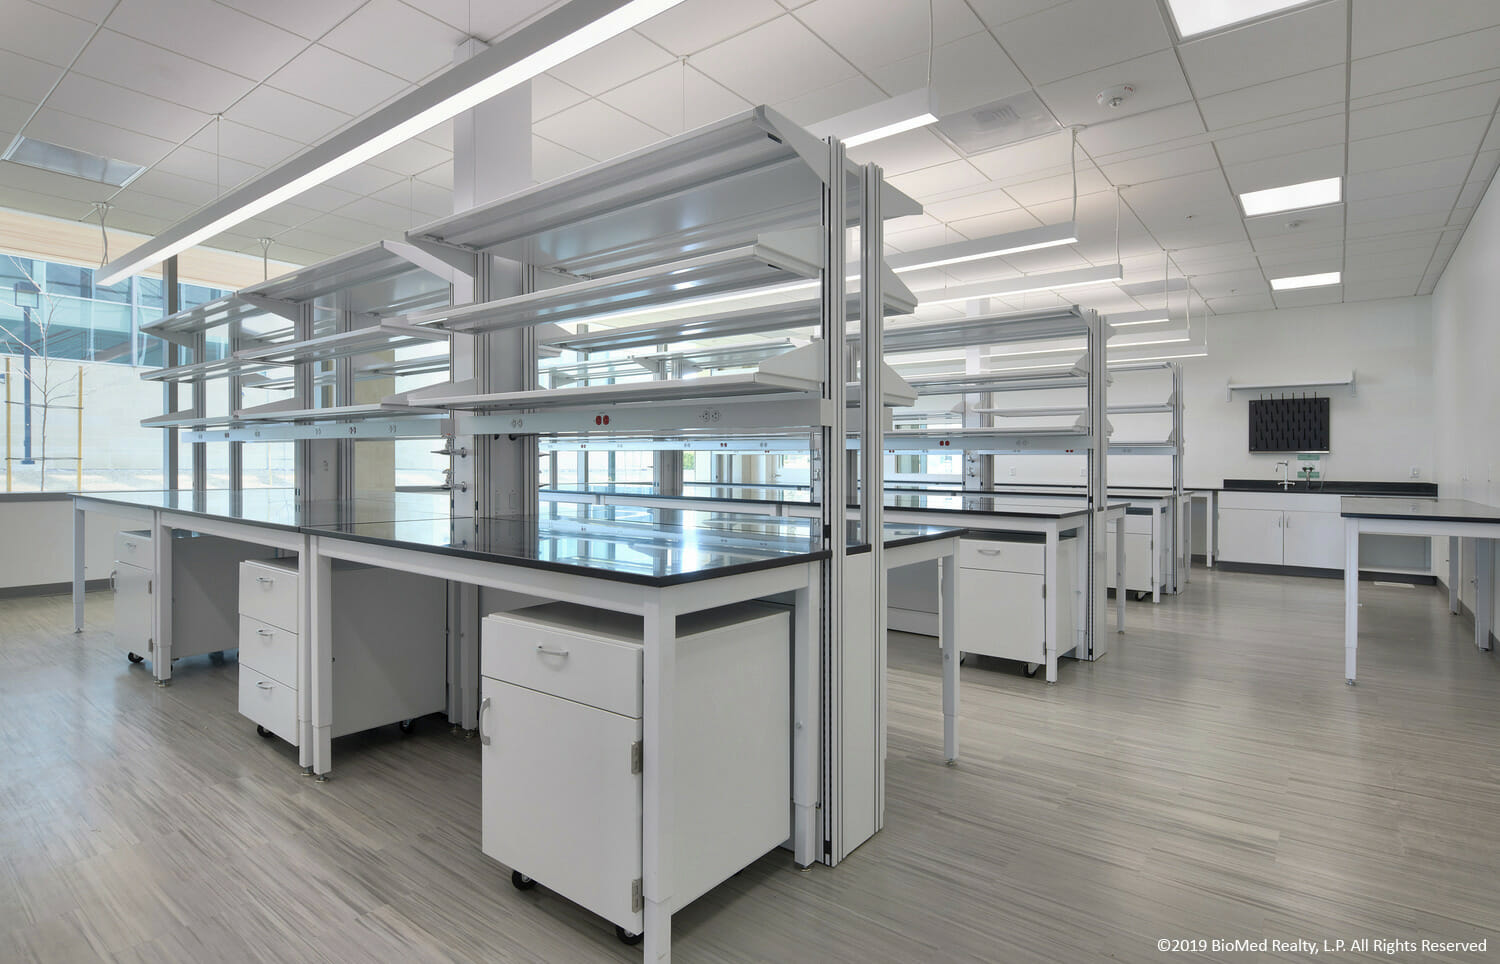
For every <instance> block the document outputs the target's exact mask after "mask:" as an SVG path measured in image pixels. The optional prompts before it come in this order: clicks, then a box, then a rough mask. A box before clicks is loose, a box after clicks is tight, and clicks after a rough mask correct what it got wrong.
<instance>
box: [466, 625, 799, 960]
mask: <svg viewBox="0 0 1500 964" xmlns="http://www.w3.org/2000/svg"><path fill="white" fill-rule="evenodd" d="M677 635H678V648H677V659H676V683H675V686H674V692H675V694H676V698H675V702H674V705H673V707H672V710H671V711H672V713H673V726H674V727H675V729H676V732H677V734H678V735H679V738H678V740H677V749H676V751H675V752H676V756H675V760H674V766H673V767H672V772H673V774H674V779H673V787H672V792H673V793H674V794H675V797H676V800H675V813H676V818H675V820H674V822H673V825H672V852H673V861H674V867H675V870H674V874H675V886H676V894H677V897H676V901H675V906H674V907H673V908H672V910H673V911H674V912H675V911H677V910H680V909H682V908H683V907H684V906H686V905H687V904H689V903H691V902H692V901H694V900H696V899H697V898H698V897H700V896H702V895H703V894H705V893H707V892H708V891H709V890H710V889H712V888H713V887H715V886H717V885H718V884H720V883H722V882H723V881H725V880H727V879H729V877H731V876H732V875H734V874H735V873H737V872H739V871H740V870H742V869H744V868H745V867H747V866H749V865H750V864H751V863H753V862H754V861H755V860H757V859H758V858H760V857H761V856H763V855H764V854H766V853H768V852H770V851H771V850H774V849H776V847H778V846H780V845H781V844H783V843H785V842H786V841H787V840H788V838H790V837H791V806H792V787H791V774H792V759H791V668H790V666H791V622H790V619H789V617H788V614H787V612H786V611H785V610H783V609H780V608H778V607H775V606H772V605H769V604H763V603H745V604H739V605H734V606H727V607H724V608H721V609H712V610H706V611H703V612H698V613H693V614H691V615H685V616H679V617H677ZM642 638H643V633H642V620H641V617H639V616H632V615H628V614H621V613H613V612H605V611H601V610H595V609H590V608H587V607H582V606H577V605H572V604H569V603H551V604H547V605H543V606H534V607H531V608H529V609H522V610H518V611H515V612H511V613H504V614H496V615H492V616H488V617H486V619H485V620H484V629H483V633H482V640H481V646H482V652H481V656H480V663H481V672H482V674H483V679H482V680H481V697H482V698H481V701H480V711H479V713H480V715H479V738H480V742H481V744H482V746H481V759H482V768H481V769H482V781H483V783H482V785H483V790H482V795H481V808H482V846H483V849H484V852H485V853H486V854H488V855H489V856H491V857H493V858H495V859H496V860H498V861H500V862H501V863H502V864H505V865H506V866H507V867H509V868H511V870H512V875H511V882H512V883H513V884H515V886H517V887H519V888H521V889H523V890H524V889H528V888H530V887H532V886H534V885H535V884H537V883H540V884H541V885H543V886H544V887H546V888H547V889H549V890H551V891H554V892H556V893H557V894H559V895H560V896H562V897H565V898H567V899H568V900H571V901H573V902H574V903H576V904H579V905H580V906H582V907H584V908H587V909H588V910H590V911H592V912H593V913H595V914H598V915H599V916H600V917H603V918H604V919H605V920H607V921H609V922H611V923H613V924H614V925H615V928H616V931H615V933H616V934H617V935H618V936H619V937H620V939H621V940H623V941H625V942H626V943H629V944H633V943H636V942H637V941H639V940H640V939H641V937H642V929H643V926H644V924H643V913H642V911H643V901H642V892H641V879H642V849H641V848H642V824H641V819H642V797H641V793H642V772H643V770H644V768H646V767H650V766H652V761H651V760H648V759H642V753H641V738H642V729H641V727H642V722H641V717H642V704H643V695H642V683H643V676H642V667H643V657H644V648H643V646H642Z"/></svg>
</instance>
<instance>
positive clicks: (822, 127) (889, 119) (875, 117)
mask: <svg viewBox="0 0 1500 964" xmlns="http://www.w3.org/2000/svg"><path fill="white" fill-rule="evenodd" d="M937 119H938V117H937V107H936V106H935V105H934V103H933V99H932V91H931V89H930V88H927V87H921V88H918V89H917V90H913V91H910V92H908V93H905V94H900V95H898V96H895V97H892V98H891V99H889V100H882V101H880V102H879V103H875V104H871V105H870V106H869V107H861V108H859V109H858V110H851V111H849V113H847V114H840V115H839V116H837V117H830V118H829V119H828V120H826V121H822V122H820V123H817V124H814V125H813V126H811V127H809V128H808V130H809V131H810V132H811V133H812V134H814V135H815V136H817V137H830V136H832V137H837V138H838V139H839V140H841V141H843V142H844V146H845V147H859V146H860V145H861V144H869V143H871V142H872V141H878V140H880V139H882V138H885V137H891V136H894V135H896V134H904V133H905V132H907V131H912V130H916V129H917V128H919V127H926V126H927V125H928V124H936V123H937Z"/></svg>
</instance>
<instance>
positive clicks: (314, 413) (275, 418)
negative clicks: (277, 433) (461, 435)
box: [234, 400, 447, 422]
mask: <svg viewBox="0 0 1500 964" xmlns="http://www.w3.org/2000/svg"><path fill="white" fill-rule="evenodd" d="M288 401H290V400H288ZM283 404H284V403H283V402H272V403H271V404H269V405H259V406H256V407H255V408H242V409H240V410H239V411H237V412H235V413H234V415H235V418H236V419H237V420H239V421H241V422H260V421H268V422H299V421H310V420H314V419H316V420H318V421H334V420H337V421H349V420H353V419H366V418H391V417H393V416H402V415H445V414H447V413H446V412H443V411H442V410H440V409H436V408H431V407H426V406H424V407H420V408H414V407H410V406H406V405H387V404H384V403H378V402H377V403H371V404H365V405H337V406H333V407H330V408H290V407H279V406H282V405H283Z"/></svg>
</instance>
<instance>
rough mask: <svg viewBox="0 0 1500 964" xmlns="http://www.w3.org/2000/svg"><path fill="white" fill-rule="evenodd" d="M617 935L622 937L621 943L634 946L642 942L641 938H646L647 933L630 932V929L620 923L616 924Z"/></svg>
mask: <svg viewBox="0 0 1500 964" xmlns="http://www.w3.org/2000/svg"><path fill="white" fill-rule="evenodd" d="M615 936H616V937H618V938H619V939H620V943H621V944H629V945H630V946H631V947H634V946H635V945H637V944H639V943H640V942H641V939H642V938H644V937H645V936H646V935H645V934H632V933H630V931H628V930H626V929H625V928H623V927H621V926H620V925H619V924H616V925H615Z"/></svg>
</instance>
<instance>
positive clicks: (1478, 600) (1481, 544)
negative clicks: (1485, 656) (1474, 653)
mask: <svg viewBox="0 0 1500 964" xmlns="http://www.w3.org/2000/svg"><path fill="white" fill-rule="evenodd" d="M1494 618H1495V540H1494V539H1475V540H1474V645H1475V646H1478V647H1479V648H1480V649H1484V650H1487V649H1489V648H1490V631H1491V629H1493V627H1494Z"/></svg>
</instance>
